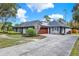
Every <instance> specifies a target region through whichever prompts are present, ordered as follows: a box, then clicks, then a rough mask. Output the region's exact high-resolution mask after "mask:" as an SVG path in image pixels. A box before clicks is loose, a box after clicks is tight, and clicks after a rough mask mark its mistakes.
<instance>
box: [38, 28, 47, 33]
mask: <svg viewBox="0 0 79 59" xmlns="http://www.w3.org/2000/svg"><path fill="white" fill-rule="evenodd" d="M47 33H48V28H40V30H39V34H47Z"/></svg>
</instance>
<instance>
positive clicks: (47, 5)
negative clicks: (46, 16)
mask: <svg viewBox="0 0 79 59" xmlns="http://www.w3.org/2000/svg"><path fill="white" fill-rule="evenodd" d="M27 5H28V7H29V8H30V9H31V10H32V11H33V10H35V11H37V12H41V11H42V10H44V9H48V8H54V4H52V3H28V4H27Z"/></svg>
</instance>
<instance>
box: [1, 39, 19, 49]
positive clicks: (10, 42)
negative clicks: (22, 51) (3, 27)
mask: <svg viewBox="0 0 79 59" xmlns="http://www.w3.org/2000/svg"><path fill="white" fill-rule="evenodd" d="M18 41H19V40H15V39H0V48H4V47H8V46H13V45H16V44H17V42H18Z"/></svg>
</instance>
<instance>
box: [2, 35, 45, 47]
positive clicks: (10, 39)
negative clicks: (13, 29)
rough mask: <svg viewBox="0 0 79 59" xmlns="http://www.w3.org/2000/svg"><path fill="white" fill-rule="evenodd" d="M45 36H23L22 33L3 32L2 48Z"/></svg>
mask: <svg viewBox="0 0 79 59" xmlns="http://www.w3.org/2000/svg"><path fill="white" fill-rule="evenodd" d="M43 38H45V36H36V37H23V36H22V35H19V34H18V35H9V34H1V35H0V48H5V47H9V46H14V45H18V44H23V43H28V42H31V41H34V39H37V40H39V39H43Z"/></svg>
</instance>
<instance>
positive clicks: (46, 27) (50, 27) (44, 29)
mask: <svg viewBox="0 0 79 59" xmlns="http://www.w3.org/2000/svg"><path fill="white" fill-rule="evenodd" d="M28 28H34V29H35V31H36V33H38V34H65V33H67V31H66V30H67V29H68V28H69V27H68V26H67V24H66V22H65V21H56V20H54V21H50V22H45V21H29V22H24V23H22V24H20V25H18V26H14V27H13V29H14V31H16V32H21V33H23V34H24V33H26V30H27V29H28Z"/></svg>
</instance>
